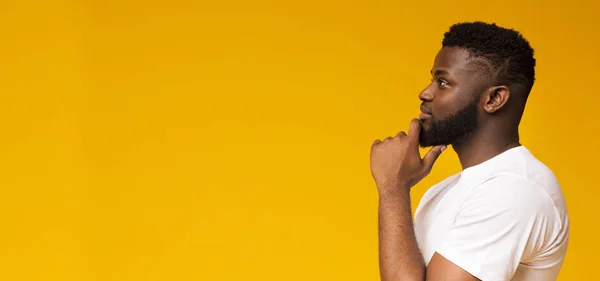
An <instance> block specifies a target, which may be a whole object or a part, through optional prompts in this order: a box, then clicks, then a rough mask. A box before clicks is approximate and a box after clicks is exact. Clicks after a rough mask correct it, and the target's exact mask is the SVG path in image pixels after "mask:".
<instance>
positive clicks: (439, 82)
mask: <svg viewBox="0 0 600 281" xmlns="http://www.w3.org/2000/svg"><path fill="white" fill-rule="evenodd" d="M431 82H433V79H431ZM436 82H437V85H438V87H444V86H448V85H449V83H448V81H445V80H442V79H437V80H436ZM441 84H443V85H441Z"/></svg>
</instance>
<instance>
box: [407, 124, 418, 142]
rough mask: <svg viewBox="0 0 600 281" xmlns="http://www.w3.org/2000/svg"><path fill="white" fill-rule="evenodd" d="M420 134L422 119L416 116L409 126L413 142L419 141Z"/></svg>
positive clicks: (409, 133) (409, 134)
mask: <svg viewBox="0 0 600 281" xmlns="http://www.w3.org/2000/svg"><path fill="white" fill-rule="evenodd" d="M419 134H421V121H419V119H417V118H414V119H412V120H410V126H409V128H408V137H409V138H410V139H411V141H412V142H413V143H414V142H416V143H418V142H419Z"/></svg>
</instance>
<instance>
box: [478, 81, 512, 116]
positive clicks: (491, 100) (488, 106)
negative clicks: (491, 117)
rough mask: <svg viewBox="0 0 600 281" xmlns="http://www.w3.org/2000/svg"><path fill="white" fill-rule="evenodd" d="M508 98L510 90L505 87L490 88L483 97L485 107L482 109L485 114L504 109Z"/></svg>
mask: <svg viewBox="0 0 600 281" xmlns="http://www.w3.org/2000/svg"><path fill="white" fill-rule="evenodd" d="M509 98H510V89H509V88H508V87H507V86H504V85H502V86H494V87H491V88H489V89H488V90H487V91H486V93H485V95H484V100H485V105H484V106H483V108H484V110H485V112H487V113H494V112H496V111H498V110H500V108H502V107H504V105H505V104H506V102H507V101H508V99H509Z"/></svg>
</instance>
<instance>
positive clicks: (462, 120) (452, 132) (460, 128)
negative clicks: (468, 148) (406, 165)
mask: <svg viewBox="0 0 600 281" xmlns="http://www.w3.org/2000/svg"><path fill="white" fill-rule="evenodd" d="M478 125H479V123H478V122H477V101H476V100H475V101H473V102H471V103H469V104H468V105H467V106H465V108H463V109H461V110H459V111H458V112H456V113H454V114H452V115H450V116H448V117H447V118H445V119H443V120H439V121H435V120H433V116H432V117H431V126H430V127H429V129H427V130H425V129H421V134H420V136H419V145H420V146H421V147H428V146H436V145H450V144H453V145H457V144H460V143H461V142H463V141H464V140H465V139H466V137H467V136H469V135H470V134H471V133H472V132H473V131H475V130H476V129H477V126H478Z"/></svg>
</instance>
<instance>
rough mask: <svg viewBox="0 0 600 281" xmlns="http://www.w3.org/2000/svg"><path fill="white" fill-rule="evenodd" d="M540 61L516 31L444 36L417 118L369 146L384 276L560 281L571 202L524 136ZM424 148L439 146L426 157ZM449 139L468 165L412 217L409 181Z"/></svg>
mask: <svg viewBox="0 0 600 281" xmlns="http://www.w3.org/2000/svg"><path fill="white" fill-rule="evenodd" d="M534 67H535V59H534V58H533V49H532V48H531V47H530V45H529V42H528V41H527V40H525V39H524V38H523V37H522V35H521V34H520V33H518V32H516V31H514V30H512V29H505V28H502V27H499V26H497V25H495V24H487V23H483V22H472V23H460V24H456V25H453V26H452V27H451V28H450V30H449V31H448V32H446V33H445V35H444V39H443V42H442V48H441V50H440V51H439V53H438V54H437V56H436V58H435V61H434V64H433V68H432V70H431V74H432V78H433V79H432V80H431V81H432V82H431V84H429V85H428V86H427V87H426V88H425V89H424V90H423V91H422V92H421V94H420V95H419V98H420V99H421V100H422V104H421V111H422V113H421V115H420V116H419V119H413V120H412V121H411V122H410V127H409V129H408V134H407V133H405V132H399V133H398V134H397V135H396V136H395V137H388V138H386V139H384V140H383V141H380V140H377V141H375V142H374V143H373V146H372V148H371V173H372V175H373V178H374V180H375V183H376V185H377V191H378V194H379V260H380V261H379V266H380V272H381V279H382V280H385V281H391V280H419V281H422V280H430V281H439V280H456V281H459V280H460V281H468V280H484V281H488V280H489V281H500V280H527V281H533V280H535V281H545V280H556V278H557V275H558V273H559V270H560V268H561V266H562V263H563V260H564V257H565V253H566V249H567V241H568V236H569V218H568V215H567V209H566V206H565V201H564V198H563V195H562V192H561V190H560V186H559V184H558V181H557V180H556V178H555V176H554V175H553V173H552V171H551V170H550V169H549V168H547V167H546V166H545V165H544V164H542V163H541V162H540V161H538V160H537V159H536V158H535V157H534V156H533V155H532V154H531V153H530V152H529V151H528V150H527V148H525V147H524V146H522V145H521V144H520V142H519V134H518V126H519V123H520V120H521V117H522V114H523V111H524V108H525V103H526V101H527V97H528V95H529V92H530V91H531V88H532V86H533V83H534V77H535V71H534ZM419 145H420V146H422V147H432V148H431V150H429V152H427V154H426V155H425V156H424V158H421V157H420V155H419ZM447 145H452V148H453V149H454V151H455V152H456V153H457V155H458V158H459V159H460V163H461V165H462V168H463V169H462V171H461V172H459V173H457V174H455V175H452V176H450V177H448V178H447V179H445V180H443V181H441V182H440V183H438V184H436V185H434V186H433V187H431V188H430V189H429V190H427V192H426V193H425V195H424V196H423V198H422V200H421V202H420V203H419V206H418V208H417V210H416V212H415V221H414V224H413V219H412V214H411V207H410V206H411V204H410V196H409V195H410V188H411V187H412V186H413V185H415V184H416V183H418V182H419V181H420V180H421V179H423V178H424V177H425V176H427V175H428V174H429V172H430V171H431V168H432V166H433V164H434V162H435V160H436V159H437V158H438V156H439V155H440V154H441V153H442V151H444V149H445V148H446V146H447Z"/></svg>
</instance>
